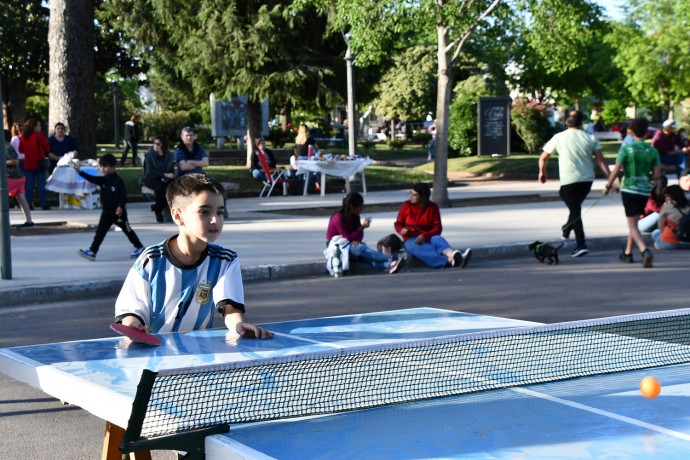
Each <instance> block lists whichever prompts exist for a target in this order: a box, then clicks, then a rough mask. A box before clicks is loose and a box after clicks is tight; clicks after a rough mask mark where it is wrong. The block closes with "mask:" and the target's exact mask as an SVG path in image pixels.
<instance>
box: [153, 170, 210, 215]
mask: <svg viewBox="0 0 690 460" xmlns="http://www.w3.org/2000/svg"><path fill="white" fill-rule="evenodd" d="M203 191H207V192H211V193H216V194H218V195H222V194H223V186H222V185H221V183H220V182H218V181H217V180H215V179H211V178H210V177H208V176H207V175H206V174H185V175H184V176H180V177H178V178H177V179H175V180H174V181H172V182H170V185H168V189H167V190H166V192H165V199H166V200H167V202H168V206H169V207H170V208H172V206H173V202H174V201H175V198H178V197H191V196H193V195H197V194H199V193H201V192H203Z"/></svg>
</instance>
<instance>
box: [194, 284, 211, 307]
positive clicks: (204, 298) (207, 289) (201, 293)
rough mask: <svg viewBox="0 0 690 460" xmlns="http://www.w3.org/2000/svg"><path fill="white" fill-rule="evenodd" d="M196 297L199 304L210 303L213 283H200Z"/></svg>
mask: <svg viewBox="0 0 690 460" xmlns="http://www.w3.org/2000/svg"><path fill="white" fill-rule="evenodd" d="M194 297H195V298H196V302H197V303H198V304H199V305H203V304H205V303H208V301H209V300H211V285H210V284H208V283H199V285H198V286H197V288H196V295H195V296H194Z"/></svg>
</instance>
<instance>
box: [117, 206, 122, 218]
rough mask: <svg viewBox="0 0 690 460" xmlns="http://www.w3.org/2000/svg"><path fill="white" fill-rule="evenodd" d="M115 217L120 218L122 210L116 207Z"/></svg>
mask: <svg viewBox="0 0 690 460" xmlns="http://www.w3.org/2000/svg"><path fill="white" fill-rule="evenodd" d="M115 215H116V216H117V217H120V216H121V215H122V208H121V207H120V206H118V207H117V209H116V210H115Z"/></svg>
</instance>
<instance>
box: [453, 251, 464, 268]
mask: <svg viewBox="0 0 690 460" xmlns="http://www.w3.org/2000/svg"><path fill="white" fill-rule="evenodd" d="M461 265H462V254H460V251H458V250H457V249H456V250H454V251H453V252H452V254H451V256H450V266H451V267H458V268H460V266H461Z"/></svg>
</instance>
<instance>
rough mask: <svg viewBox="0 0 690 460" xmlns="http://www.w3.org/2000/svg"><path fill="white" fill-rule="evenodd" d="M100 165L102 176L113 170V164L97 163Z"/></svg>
mask: <svg viewBox="0 0 690 460" xmlns="http://www.w3.org/2000/svg"><path fill="white" fill-rule="evenodd" d="M98 166H100V167H101V171H102V172H103V175H104V176H107V175H108V174H112V173H114V172H115V166H107V165H98Z"/></svg>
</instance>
